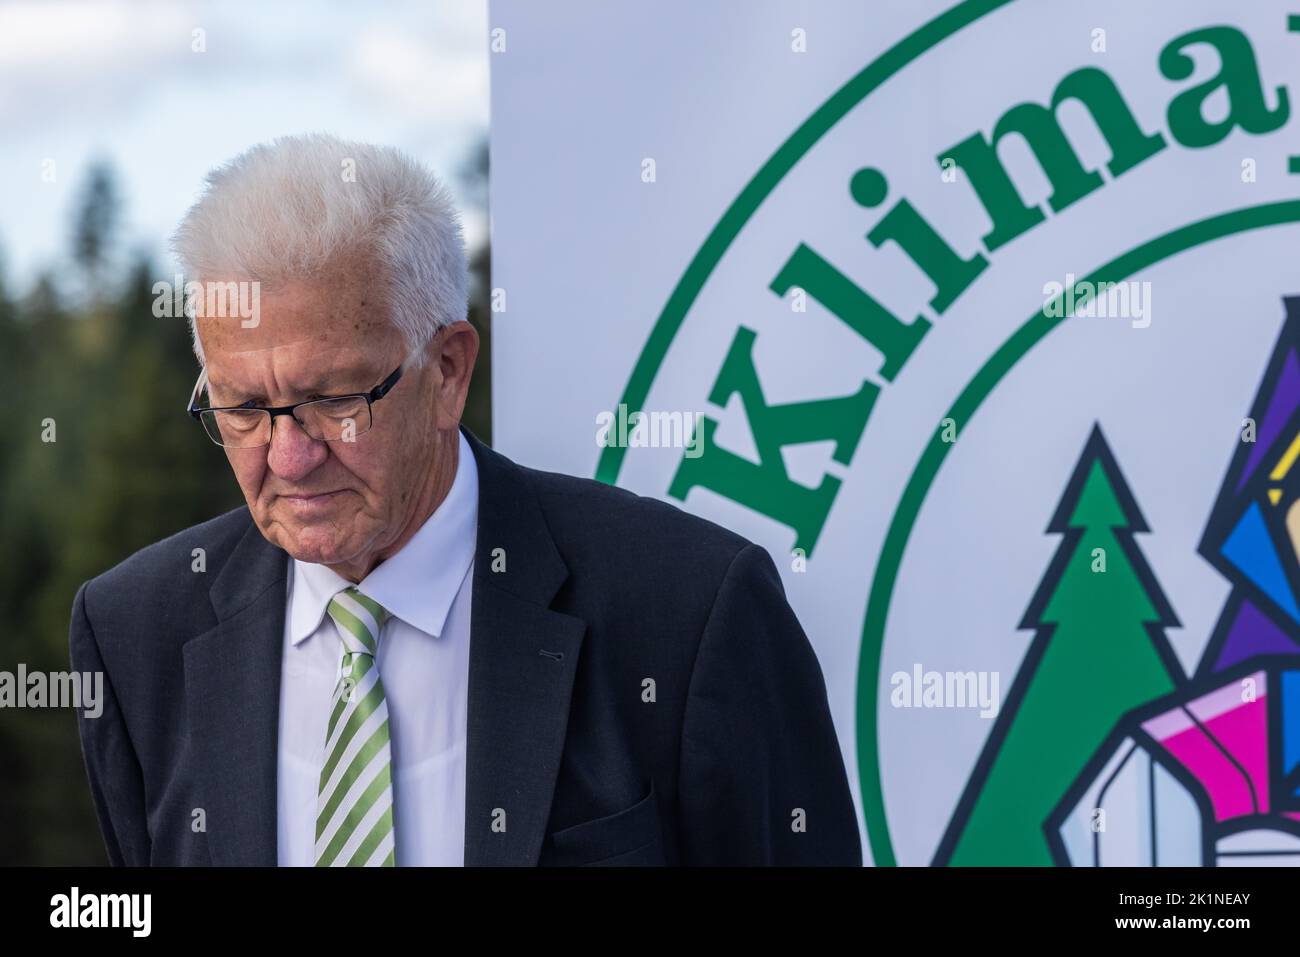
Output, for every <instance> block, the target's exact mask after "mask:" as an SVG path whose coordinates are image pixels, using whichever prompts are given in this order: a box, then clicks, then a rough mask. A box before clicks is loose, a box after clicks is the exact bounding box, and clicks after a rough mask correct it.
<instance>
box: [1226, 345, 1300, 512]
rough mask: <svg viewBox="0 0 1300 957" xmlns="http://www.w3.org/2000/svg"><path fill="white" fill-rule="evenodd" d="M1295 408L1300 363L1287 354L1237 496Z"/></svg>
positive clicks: (1298, 399)
mask: <svg viewBox="0 0 1300 957" xmlns="http://www.w3.org/2000/svg"><path fill="white" fill-rule="evenodd" d="M1297 406H1300V363H1297V362H1296V357H1295V353H1294V352H1288V353H1287V357H1286V362H1285V364H1284V365H1283V366H1282V374H1281V375H1280V376H1278V377H1277V388H1276V389H1274V390H1273V395H1272V396H1271V397H1270V399H1269V403H1268V411H1267V412H1265V413H1264V421H1263V422H1260V423H1259V434H1258V435H1257V436H1256V437H1255V438H1256V439H1257V441H1256V442H1255V447H1254V448H1253V449H1251V450H1250V457H1249V458H1248V459H1246V468H1245V469H1244V470H1243V471H1242V473H1241V480H1240V481H1239V482H1237V491H1238V492H1240V491H1241V489H1242V486H1243V485H1245V484H1246V480H1247V479H1248V478H1250V476H1251V474H1252V473H1253V472H1254V471H1255V466H1257V465H1259V460H1260V459H1262V458H1263V457H1264V454H1265V453H1266V452H1267V451H1268V450H1269V447H1270V446H1271V445H1272V444H1273V440H1274V439H1276V438H1277V436H1278V433H1280V432H1281V431H1282V426H1283V425H1285V424H1286V420H1287V419H1289V418H1291V413H1292V412H1294V411H1295V410H1296V407H1297Z"/></svg>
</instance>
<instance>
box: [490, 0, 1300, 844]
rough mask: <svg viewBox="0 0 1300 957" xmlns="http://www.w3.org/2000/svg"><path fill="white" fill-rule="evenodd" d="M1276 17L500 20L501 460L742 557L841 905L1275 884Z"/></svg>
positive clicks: (1294, 401)
mask: <svg viewBox="0 0 1300 957" xmlns="http://www.w3.org/2000/svg"><path fill="white" fill-rule="evenodd" d="M1296 10H1297V11H1300V8H1296ZM1291 12H1292V11H1291V8H1290V7H1288V6H1287V5H1285V4H1279V3H1273V2H1258V3H1251V4H1223V3H1209V2H1188V0H1178V2H1174V0H1160V2H1156V0H1151V2H1144V3H1141V4H1134V3H1131V2H1121V0H1116V2H1095V3H1078V4H1060V3H1048V2H1034V0H1010V2H992V0H987V2H986V0H980V2H976V0H971V2H966V3H958V4H956V5H955V6H954V5H948V4H943V3H934V2H921V0H915V2H907V3H892V4H878V3H872V4H866V3H860V2H848V0H819V2H817V3H807V4H805V3H794V2H767V0H764V2H747V3H745V4H743V5H742V4H726V3H705V4H700V3H697V2H687V0H666V2H658V3H653V4H630V3H599V2H595V0H592V2H583V3H576V2H548V3H536V2H522V0H493V2H492V5H491V9H490V27H491V30H492V38H491V43H492V51H493V52H492V58H491V65H492V124H491V126H492V143H491V147H492V155H491V207H492V220H493V222H492V252H493V257H492V285H493V287H494V288H493V292H494V300H493V301H494V310H495V312H494V316H493V321H494V335H493V347H494V352H493V364H494V365H493V377H494V384H493V403H494V426H493V428H494V438H495V444H496V445H497V447H498V448H500V449H501V450H502V451H503V452H505V453H506V454H507V455H510V456H512V457H514V458H516V459H518V460H520V461H522V462H524V463H526V464H528V465H532V466H535V467H541V468H546V469H554V470H558V471H564V472H569V473H573V474H577V475H585V476H592V477H598V478H600V479H602V480H604V481H607V482H612V483H616V484H618V485H620V486H623V487H626V488H629V489H632V490H634V491H636V492H639V493H641V494H645V495H652V496H656V497H659V498H662V499H664V500H666V501H669V502H673V503H675V504H677V505H678V506H680V507H682V508H685V509H687V510H689V511H691V512H694V513H697V514H699V515H702V516H705V517H707V518H709V519H712V520H714V521H717V522H719V523H721V524H724V525H726V526H729V527H731V528H733V529H735V530H736V531H737V532H740V533H741V534H743V535H745V536H747V537H749V538H751V539H753V540H754V541H757V542H759V543H760V544H762V545H763V546H765V547H766V548H767V549H768V550H769V551H770V553H771V554H772V556H773V558H774V560H775V561H776V563H777V566H778V567H779V568H780V569H781V570H782V574H783V578H784V582H785V587H786V590H787V593H788V595H789V598H790V602H791V604H792V605H793V607H794V609H795V611H796V612H797V613H798V615H799V617H800V620H801V621H802V622H803V624H804V627H805V630H806V631H807V633H808V635H809V638H810V640H811V641H812V643H813V646H814V647H815V649H816V651H817V654H818V656H819V659H820V661H821V664H822V669H823V672H824V674H825V676H826V682H827V690H828V694H829V698H830V703H831V707H832V710H833V714H834V717H835V721H836V725H837V728H838V730H839V733H840V739H841V745H842V748H843V751H844V758H845V763H846V766H847V767H848V770H849V777H850V781H851V783H852V785H853V789H854V795H855V800H856V801H857V803H858V809H859V814H860V818H861V822H862V826H863V841H864V854H865V856H866V859H867V860H872V861H874V862H875V863H877V864H929V863H939V864H1053V863H1054V864H1060V865H1065V864H1073V865H1092V864H1098V863H1100V864H1118V863H1138V864H1205V865H1210V864H1230V863H1246V864H1258V863H1287V864H1290V863H1296V862H1297V861H1300V773H1297V769H1298V768H1300V644H1298V642H1300V608H1298V607H1297V599H1296V597H1295V596H1296V595H1297V594H1300V563H1298V561H1297V549H1298V548H1300V545H1298V544H1297V543H1300V505H1297V504H1296V503H1297V502H1298V501H1300V469H1294V470H1293V469H1292V464H1293V462H1294V460H1295V459H1296V458H1297V457H1298V455H1297V453H1298V452H1300V444H1296V443H1297V441H1300V440H1297V435H1300V417H1297V415H1296V411H1297V408H1300V366H1297V360H1296V355H1295V351H1294V350H1295V348H1296V347H1297V345H1300V304H1298V303H1291V304H1290V309H1289V312H1288V306H1287V303H1286V302H1285V297H1287V296H1293V295H1296V294H1300V228H1298V227H1297V222H1300V131H1298V130H1297V128H1296V127H1297V121H1296V119H1295V116H1294V113H1295V111H1296V108H1297V103H1296V95H1297V91H1296V90H1295V88H1294V87H1295V83H1296V80H1297V78H1298V77H1300V19H1297V18H1295V17H1292V16H1289V14H1290V13H1291ZM1288 315H1289V316H1290V318H1289V319H1288ZM648 600H649V599H648Z"/></svg>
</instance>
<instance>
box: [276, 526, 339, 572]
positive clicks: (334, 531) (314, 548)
mask: <svg viewBox="0 0 1300 957" xmlns="http://www.w3.org/2000/svg"><path fill="white" fill-rule="evenodd" d="M262 534H263V536H264V537H265V538H266V539H267V541H269V542H271V544H273V545H277V546H279V547H280V548H282V549H284V550H285V551H286V552H288V553H289V555H290V557H292V558H296V559H297V560H298V561H300V562H307V563H309V564H313V565H343V564H346V563H347V562H349V561H350V560H351V559H352V558H353V557H355V555H356V554H357V552H358V551H359V549H358V548H357V547H356V546H355V544H354V543H353V542H351V541H348V540H343V539H340V538H339V530H338V528H337V527H336V526H335V525H334V524H333V523H329V522H292V523H288V522H276V523H274V524H273V526H272V528H271V529H270V533H269V534H268V532H267V531H266V530H263V533H262Z"/></svg>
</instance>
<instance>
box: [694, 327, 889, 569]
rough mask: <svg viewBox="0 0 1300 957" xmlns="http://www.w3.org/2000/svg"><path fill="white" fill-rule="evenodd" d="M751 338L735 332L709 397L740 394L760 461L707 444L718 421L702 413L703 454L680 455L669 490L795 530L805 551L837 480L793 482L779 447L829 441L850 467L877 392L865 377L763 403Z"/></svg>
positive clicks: (723, 400)
mask: <svg viewBox="0 0 1300 957" xmlns="http://www.w3.org/2000/svg"><path fill="white" fill-rule="evenodd" d="M755 338H756V334H755V332H754V331H753V330H752V329H747V328H745V327H744V326H741V327H740V328H739V329H738V330H737V331H736V336H735V338H734V339H733V340H732V341H731V348H730V350H728V352H727V357H726V359H724V360H723V363H722V368H721V370H719V372H718V378H717V380H716V381H715V382H714V384H713V391H712V392H710V393H709V402H711V403H712V404H714V405H716V406H719V407H725V406H726V404H727V403H728V402H729V401H730V399H731V397H732V396H733V395H735V394H736V393H739V394H740V398H741V402H742V403H743V405H744V408H745V415H746V418H747V421H748V423H749V430H750V434H751V435H752V436H753V437H754V444H755V446H757V448H758V464H757V465H756V464H754V463H753V462H751V461H750V460H749V459H746V458H742V457H741V456H739V455H734V454H732V453H731V452H728V451H727V450H726V449H721V448H719V447H718V446H717V445H716V444H715V443H714V441H713V436H714V433H715V432H716V431H717V427H718V423H717V421H716V420H714V419H711V418H709V417H708V416H705V417H704V419H703V422H702V425H701V428H702V429H703V432H704V434H703V437H702V441H703V445H702V449H703V454H701V455H699V456H698V457H696V458H688V457H686V456H685V455H683V457H682V460H681V464H680V465H679V466H678V468H677V474H676V475H674V476H673V481H672V484H671V485H670V486H669V488H668V494H669V495H671V496H672V497H673V498H676V499H679V500H682V501H685V499H686V495H687V493H688V492H690V490H691V489H693V488H695V487H697V486H703V487H704V488H707V489H709V490H710V491H713V492H716V493H717V494H719V495H722V496H725V497H726V498H729V499H731V500H732V501H735V502H738V503H739V504H741V505H744V506H746V507H747V508H752V509H753V510H754V511H756V512H760V513H762V514H763V515H766V516H767V517H768V518H771V519H774V520H775V521H778V522H781V523H782V524H784V525H787V526H789V527H790V528H792V529H794V532H795V544H794V547H795V548H802V549H803V550H804V553H805V554H806V555H808V556H811V555H812V551H813V546H814V545H815V544H816V542H817V538H818V536H820V535H821V531H822V526H824V525H825V524H826V516H827V515H828V514H829V513H830V510H831V505H832V504H833V503H834V501H835V496H836V494H837V493H838V491H839V487H840V480H839V479H838V478H836V477H835V476H833V475H824V476H822V481H821V484H820V485H819V486H818V487H817V488H809V487H808V486H806V485H801V484H799V483H798V482H794V481H792V480H791V478H790V476H789V474H788V473H787V472H786V470H785V463H784V461H783V460H782V458H781V450H782V449H784V448H785V447H786V446H790V445H800V444H802V443H805V442H825V441H833V442H834V443H835V452H834V454H833V455H832V456H831V457H832V458H833V459H834V460H835V461H836V462H839V463H840V464H841V465H848V464H849V462H850V461H851V460H852V458H853V451H854V449H856V448H857V444H858V440H859V439H860V438H861V437H862V431H863V429H864V428H866V424H867V417H868V416H869V415H870V414H871V407H872V406H873V405H874V404H875V401H876V396H877V395H878V394H879V393H880V389H879V387H878V386H876V385H875V384H873V383H872V382H870V381H864V382H863V383H862V388H860V389H859V390H858V391H857V392H855V393H853V394H852V395H845V396H837V397H835V398H830V399H817V400H813V401H808V402H789V403H786V404H784V405H768V404H767V400H766V399H764V397H763V389H762V386H761V385H760V384H759V381H758V374H757V372H756V370H755V369H754V340H755Z"/></svg>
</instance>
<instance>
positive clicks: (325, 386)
mask: <svg viewBox="0 0 1300 957" xmlns="http://www.w3.org/2000/svg"><path fill="white" fill-rule="evenodd" d="M363 375H364V370H361V369H353V370H342V371H334V372H325V373H320V374H318V375H316V376H315V377H313V378H311V379H308V380H306V381H305V382H304V383H303V384H302V385H301V386H299V387H298V389H296V390H295V391H296V393H297V394H298V395H301V396H314V395H322V396H323V395H351V394H352V393H353V392H354V391H358V390H359V391H365V389H364V388H362V387H361V386H358V387H357V390H345V389H341V388H340V389H331V388H330V386H331V385H332V384H333V383H335V382H340V381H342V382H362V381H368V380H365V379H363V378H362V377H363ZM208 389H209V394H210V393H211V390H213V389H216V390H217V391H218V392H221V393H224V394H225V395H226V396H227V397H228V398H227V400H226V401H228V402H229V404H231V405H249V404H256V405H269V404H270V403H269V400H268V399H267V397H266V395H265V394H264V393H262V392H261V391H259V390H253V391H245V390H243V389H239V388H235V387H233V386H232V387H226V386H224V385H221V384H220V383H217V384H216V385H214V384H213V383H212V382H211V381H209V382H208Z"/></svg>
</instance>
